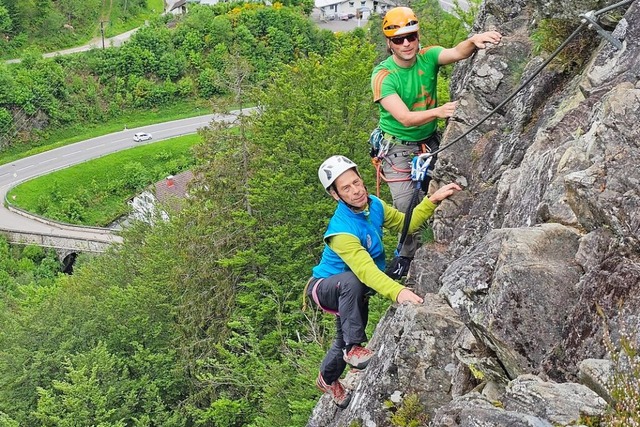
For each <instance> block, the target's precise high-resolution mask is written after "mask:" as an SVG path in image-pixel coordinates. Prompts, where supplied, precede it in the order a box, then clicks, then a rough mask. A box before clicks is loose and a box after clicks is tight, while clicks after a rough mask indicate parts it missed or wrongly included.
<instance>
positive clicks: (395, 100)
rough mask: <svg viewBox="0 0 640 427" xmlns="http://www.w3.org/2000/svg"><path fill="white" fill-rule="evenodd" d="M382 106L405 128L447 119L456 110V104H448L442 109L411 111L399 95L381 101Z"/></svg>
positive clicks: (442, 106)
mask: <svg viewBox="0 0 640 427" xmlns="http://www.w3.org/2000/svg"><path fill="white" fill-rule="evenodd" d="M380 105H382V107H383V108H384V109H385V110H387V111H388V112H389V113H391V115H392V116H393V118H394V119H396V120H397V121H398V122H400V124H402V126H405V127H409V126H420V125H423V124H425V123H429V122H432V121H434V120H436V119H446V118H448V117H451V116H452V115H453V111H454V110H455V108H456V103H455V102H447V103H446V104H444V105H441V106H440V107H436V108H430V109H428V110H424V111H411V110H409V108H407V106H406V105H405V103H404V102H402V99H401V98H400V96H398V95H397V94H393V95H389V96H385V97H384V98H382V99H381V100H380Z"/></svg>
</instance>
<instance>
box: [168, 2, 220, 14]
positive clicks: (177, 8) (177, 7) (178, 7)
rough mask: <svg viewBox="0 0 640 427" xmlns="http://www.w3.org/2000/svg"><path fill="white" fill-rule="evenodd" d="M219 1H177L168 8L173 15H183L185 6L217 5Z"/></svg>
mask: <svg viewBox="0 0 640 427" xmlns="http://www.w3.org/2000/svg"><path fill="white" fill-rule="evenodd" d="M220 1H221V0H178V1H176V2H175V3H174V4H173V6H171V7H170V8H169V12H171V13H173V14H185V13H187V6H188V5H189V4H194V3H195V4H208V5H214V4H217V3H219V2H220Z"/></svg>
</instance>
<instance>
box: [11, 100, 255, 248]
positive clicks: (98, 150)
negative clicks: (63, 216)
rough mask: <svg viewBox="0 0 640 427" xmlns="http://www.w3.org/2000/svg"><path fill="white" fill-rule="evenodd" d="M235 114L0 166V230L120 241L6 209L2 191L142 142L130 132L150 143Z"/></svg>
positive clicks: (112, 137)
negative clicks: (151, 137)
mask: <svg viewBox="0 0 640 427" xmlns="http://www.w3.org/2000/svg"><path fill="white" fill-rule="evenodd" d="M245 111H247V110H245ZM237 113H238V112H237V111H232V112H231V114H228V115H222V114H208V115H205V116H199V117H192V118H189V119H182V120H176V121H172V122H166V123H159V124H155V125H149V126H144V127H141V128H135V129H128V130H123V131H120V132H116V133H112V134H109V135H103V136H100V137H97V138H93V139H89V140H86V141H82V142H78V143H75V144H71V145H67V146H64V147H60V148H56V149H54V150H51V151H47V152H44V153H40V154H36V155H34V156H31V157H27V158H24V159H20V160H16V161H15V162H12V163H8V164H5V165H1V166H0V200H2V202H3V203H2V204H1V205H0V230H5V231H15V232H23V233H34V234H45V235H49V236H60V237H65V238H77V239H82V240H94V241H103V242H114V241H120V239H119V238H118V237H116V236H114V235H113V234H112V233H111V232H110V231H109V232H106V231H107V230H106V229H100V228H92V227H69V226H68V225H64V224H56V223H54V222H51V221H43V220H37V219H32V218H29V217H27V216H24V215H20V214H18V213H15V212H13V211H10V210H9V209H7V208H6V207H5V206H4V201H5V197H6V194H7V192H8V191H9V189H10V188H12V187H14V186H16V185H17V184H19V183H20V182H22V181H26V180H29V179H31V178H35V177H37V176H41V175H46V174H48V173H51V172H53V171H55V170H58V169H64V168H66V167H69V166H72V165H75V164H78V163H82V162H85V161H87V160H91V159H95V158H97V157H101V156H104V155H106V154H110V153H114V152H116V151H120V150H124V149H127V148H130V147H134V146H137V145H140V144H142V143H139V142H134V141H133V134H134V133H136V132H149V133H151V134H152V135H153V139H152V140H151V141H145V143H151V142H154V141H158V140H163V139H168V138H172V137H175V136H179V135H186V134H190V133H195V132H196V131H197V130H198V128H201V127H204V126H207V125H208V124H209V123H210V122H211V121H213V120H215V121H225V122H230V121H233V120H234V119H236V117H237V116H236V114H237Z"/></svg>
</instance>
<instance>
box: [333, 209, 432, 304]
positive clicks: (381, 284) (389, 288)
mask: <svg viewBox="0 0 640 427" xmlns="http://www.w3.org/2000/svg"><path fill="white" fill-rule="evenodd" d="M382 205H383V207H384V223H383V227H384V228H386V229H389V230H391V231H393V232H395V233H400V232H401V231H402V226H403V224H404V214H403V213H402V212H400V211H399V210H397V209H395V208H393V207H391V206H389V205H387V204H386V203H385V202H384V201H382ZM435 209H436V205H435V204H434V203H433V202H432V201H431V200H429V199H428V198H427V197H425V198H424V199H423V200H422V202H420V204H418V206H416V207H415V209H414V210H413V213H412V214H411V223H410V224H409V231H408V233H409V234H411V233H414V232H415V231H417V230H418V228H420V226H421V225H422V224H424V222H425V221H426V220H427V219H429V218H431V216H432V215H433V212H434V211H435ZM327 244H328V245H329V247H330V248H331V249H332V250H333V251H334V252H335V253H336V254H337V255H338V256H339V257H340V258H342V260H343V261H344V262H345V263H346V264H347V265H348V266H349V268H350V269H351V271H353V273H354V274H355V275H356V277H358V279H360V281H361V282H362V283H364V284H365V285H367V286H368V287H370V288H372V289H374V290H375V291H376V292H378V293H379V294H380V295H384V296H385V297H387V298H389V299H391V300H392V301H396V300H397V298H398V294H399V293H400V291H402V290H403V289H404V286H402V285H401V284H400V283H398V282H396V281H395V280H393V279H392V278H390V277H389V276H387V275H386V274H385V273H384V272H383V271H380V269H379V268H378V267H377V266H376V264H375V262H374V261H373V258H371V256H370V255H369V253H368V252H367V250H366V249H365V248H364V247H363V246H362V245H361V244H360V241H359V240H358V238H357V237H356V236H354V235H352V234H336V235H334V236H331V237H330V238H329V239H328V242H327Z"/></svg>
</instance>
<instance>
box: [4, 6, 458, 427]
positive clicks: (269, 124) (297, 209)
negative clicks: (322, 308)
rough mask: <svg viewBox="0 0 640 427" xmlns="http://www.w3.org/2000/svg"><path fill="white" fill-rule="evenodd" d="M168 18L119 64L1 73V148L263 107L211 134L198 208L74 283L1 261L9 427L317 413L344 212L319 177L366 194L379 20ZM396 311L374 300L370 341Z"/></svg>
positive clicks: (39, 259)
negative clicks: (171, 113) (105, 123)
mask: <svg viewBox="0 0 640 427" xmlns="http://www.w3.org/2000/svg"><path fill="white" fill-rule="evenodd" d="M413 7H414V8H415V9H416V10H418V11H420V14H419V15H420V16H425V19H424V23H425V25H424V29H425V31H426V30H429V29H430V30H431V31H433V32H432V33H429V32H425V34H424V35H423V36H424V38H425V40H427V41H428V42H429V43H430V44H432V43H441V44H443V45H447V46H449V45H452V44H453V43H455V41H457V40H459V39H461V38H463V37H465V36H466V30H465V27H464V23H463V22H461V21H460V20H458V19H455V18H453V17H451V16H450V15H446V14H443V13H442V12H441V11H440V10H439V7H438V5H437V3H435V2H428V3H425V2H421V3H419V4H413ZM0 16H1V15H0ZM426 17H429V18H428V19H427V18H426ZM165 19H166V18H159V19H158V20H157V21H155V22H154V23H152V24H151V25H150V26H149V27H145V28H143V29H141V30H140V31H138V33H137V34H136V36H135V37H134V38H133V39H132V40H131V42H130V43H127V44H126V45H125V46H124V47H122V48H118V49H106V50H97V51H93V52H89V53H87V54H82V55H74V56H73V57H59V58H56V59H55V60H44V59H41V58H39V57H37V56H33V57H27V58H25V59H24V61H23V63H22V64H18V65H12V66H11V67H4V68H0V82H2V84H0V129H13V131H12V132H6V133H5V134H4V139H3V144H5V146H11V145H13V144H20V143H24V141H30V140H32V138H33V137H34V135H35V134H36V133H37V132H36V131H35V129H36V126H35V125H38V126H40V132H43V131H45V132H46V129H47V128H48V127H55V126H67V125H70V124H72V123H74V122H75V121H88V122H90V121H95V120H101V118H104V117H105V116H109V115H114V114H118V111H119V110H121V109H135V108H145V107H152V106H153V107H154V108H159V107H161V106H162V105H167V104H170V103H171V102H172V100H174V99H178V98H180V99H195V98H196V97H202V98H211V97H215V96H217V95H222V94H224V93H226V92H228V93H229V94H232V95H233V96H234V97H235V98H236V99H237V100H245V102H251V103H252V104H253V105H259V106H260V107H261V109H260V110H261V114H258V115H246V116H242V117H241V118H240V120H239V121H238V122H237V123H233V124H230V125H225V124H219V125H212V126H211V127H210V128H208V129H206V130H203V131H202V136H203V139H204V142H203V143H202V144H201V145H199V146H197V148H196V150H195V156H196V159H197V166H196V170H195V172H196V176H198V177H199V178H198V180H197V182H196V183H195V184H194V185H193V188H192V193H193V197H192V198H191V200H190V204H189V206H188V207H187V208H185V209H184V210H183V211H180V212H174V213H173V215H172V220H171V221H169V222H162V221H158V222H157V223H156V225H154V226H150V225H147V224H142V223H138V224H134V225H133V226H131V227H130V228H128V229H127V230H126V231H125V232H124V233H123V234H124V244H123V245H121V246H120V247H117V248H115V247H114V248H113V249H112V250H111V251H110V252H108V253H106V254H104V255H101V256H99V257H93V258H86V259H81V260H80V262H78V264H77V265H76V268H75V272H74V274H73V275H63V274H60V273H59V271H60V267H59V266H58V265H57V264H56V260H55V257H54V256H53V255H52V254H48V253H47V252H46V251H43V250H39V249H37V248H24V249H16V248H10V247H9V246H8V245H7V244H6V242H4V241H3V242H2V244H1V245H0V251H2V257H1V258H0V260H1V263H0V277H1V278H2V280H0V331H1V332H0V426H11V427H13V426H19V425H24V426H31V425H42V426H87V425H96V426H214V427H231V426H254V427H258V426H260V427H272V426H302V425H305V423H306V421H307V419H308V417H309V414H310V412H311V409H312V408H313V406H314V405H315V402H316V400H317V399H318V396H319V392H318V391H317V390H316V389H315V387H314V386H313V382H314V378H315V376H316V375H317V367H318V364H319V361H320V358H321V357H322V354H323V353H324V349H325V348H326V347H327V346H328V345H329V344H330V342H329V340H330V339H331V336H332V334H333V332H332V329H333V322H332V319H330V316H323V315H322V314H321V313H318V312H317V311H315V310H310V309H308V310H307V311H302V310H301V308H300V307H301V294H302V289H303V287H304V283H305V281H306V279H307V278H308V276H309V274H310V269H311V267H312V266H313V265H314V264H315V262H316V261H317V258H318V256H319V255H320V251H321V245H322V240H321V235H322V231H323V228H324V226H325V225H326V221H327V219H328V218H329V216H330V213H331V212H332V209H333V201H332V200H331V199H330V198H329V197H327V196H326V194H325V193H324V191H323V190H322V188H321V187H320V185H319V183H318V182H317V167H318V165H319V164H320V163H321V161H322V160H323V159H325V158H326V157H328V156H329V155H332V154H337V153H340V154H344V155H347V156H348V157H350V158H352V159H354V160H355V161H356V162H358V163H359V164H360V165H361V170H362V171H363V173H364V176H365V179H366V181H367V182H370V183H372V182H373V180H372V175H373V168H371V167H368V166H367V165H368V162H369V159H368V150H367V148H366V144H367V142H366V141H367V139H368V135H369V132H370V131H371V129H372V128H373V127H374V126H375V123H376V117H375V108H374V106H373V103H372V102H371V93H370V89H369V76H370V73H371V70H372V68H373V66H374V64H375V63H376V61H378V60H379V59H380V58H381V57H383V56H384V54H385V53H384V50H383V49H382V48H381V47H380V46H381V39H380V35H379V32H378V31H377V29H378V27H377V26H376V24H378V23H379V21H377V22H376V20H375V18H374V19H372V29H371V30H370V31H366V30H364V29H360V30H357V31H354V32H353V33H349V34H333V33H331V32H328V31H321V30H318V29H316V28H315V27H314V26H313V24H312V23H311V21H310V20H309V19H308V18H307V17H306V15H305V14H304V11H303V9H301V8H298V7H295V6H294V7H283V6H280V5H274V6H273V7H265V6H261V5H256V4H244V5H241V4H235V5H228V4H225V5H221V6H218V7H213V8H210V7H193V8H192V9H191V10H190V12H189V14H187V15H186V16H185V17H183V18H182V19H180V21H179V22H178V23H177V25H175V28H174V29H169V28H167V26H166V25H165V24H166V21H165ZM438 20H440V21H439V22H438ZM0 22H1V18H0ZM443 92H446V87H444V88H443ZM36 117H39V119H37V120H36ZM3 120H4V121H3ZM0 136H1V135H0ZM387 304H388V303H387V302H385V301H383V300H382V299H381V298H374V299H373V301H372V306H373V310H372V311H373V313H372V316H371V318H370V329H372V328H373V327H375V323H376V321H377V319H378V318H379V316H380V314H381V313H382V312H383V310H384V309H385V307H386V306H387Z"/></svg>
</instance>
